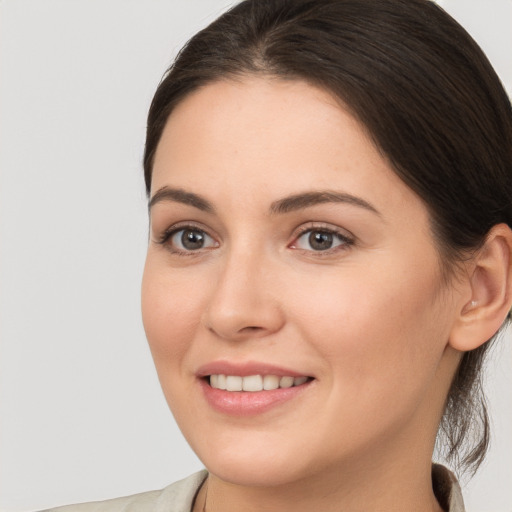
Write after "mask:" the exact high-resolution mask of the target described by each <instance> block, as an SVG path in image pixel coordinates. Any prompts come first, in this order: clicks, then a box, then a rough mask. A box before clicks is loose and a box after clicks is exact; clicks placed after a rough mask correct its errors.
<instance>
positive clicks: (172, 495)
mask: <svg viewBox="0 0 512 512" xmlns="http://www.w3.org/2000/svg"><path fill="white" fill-rule="evenodd" d="M206 476H207V472H206V471H205V470H203V471H200V472H198V473H194V474H193V475H190V476H189V477H187V478H185V479H184V480H180V481H178V482H175V483H173V484H171V485H169V486H167V487H165V488H164V489H161V490H159V491H149V492H143V493H140V494H133V495H132V496H125V497H124V498H115V499H112V500H106V501H93V502H90V503H80V504H77V505H67V506H64V507H57V508H51V509H48V510H44V511H41V512H149V511H151V512H164V511H165V512H190V510H191V508H192V504H193V502H194V498H195V496H196V493H197V491H198V490H199V488H200V487H201V484H202V483H203V482H204V480H205V478H206Z"/></svg>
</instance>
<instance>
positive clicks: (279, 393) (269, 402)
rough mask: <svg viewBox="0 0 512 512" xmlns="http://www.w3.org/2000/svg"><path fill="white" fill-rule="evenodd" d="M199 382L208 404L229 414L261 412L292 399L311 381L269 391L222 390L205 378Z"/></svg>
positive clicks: (243, 414)
mask: <svg viewBox="0 0 512 512" xmlns="http://www.w3.org/2000/svg"><path fill="white" fill-rule="evenodd" d="M199 383H200V385H201V388H202V390H203V393H204V396H205V398H206V401H207V402H208V404H209V405H210V406H211V407H212V408H213V409H215V410H216V411H217V412H220V413H223V414H228V415H230V416H253V415H256V414H262V413H264V412H267V411H268V410H270V409H273V408H274V407H277V406H279V405H281V404H283V403H285V402H288V401H290V400H292V399H294V398H295V397H297V396H298V395H300V394H301V393H303V392H304V391H305V390H306V389H307V388H309V386H310V385H311V381H307V382H306V383H305V384H302V385H300V386H293V387H291V388H279V389H273V390H271V391H224V390H222V389H216V388H212V387H211V386H210V384H209V383H208V382H207V380H206V379H200V380H199Z"/></svg>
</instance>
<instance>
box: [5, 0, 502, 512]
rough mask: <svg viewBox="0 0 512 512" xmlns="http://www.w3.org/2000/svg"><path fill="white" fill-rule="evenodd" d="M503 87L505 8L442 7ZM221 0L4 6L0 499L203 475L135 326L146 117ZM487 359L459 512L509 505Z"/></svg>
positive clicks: (448, 1) (41, 1)
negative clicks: (485, 404)
mask: <svg viewBox="0 0 512 512" xmlns="http://www.w3.org/2000/svg"><path fill="white" fill-rule="evenodd" d="M441 3H442V4H443V5H444V6H445V8H446V9H447V10H448V11H449V12H452V13H453V15H454V16H455V17H456V18H457V19H458V20H459V21H460V22H461V23H462V24H463V25H464V26H466V28H467V29H468V30H469V31H470V33H472V34H473V35H474V37H475V38H476V39H477V41H479V43H480V44H481V45H482V46H483V48H484V50H485V51H486V52H487V53H488V55H489V57H490V59H491V61H492V62H493V63H494V65H495V66H496V68H497V70H498V72H499V73H500V75H501V77H502V79H503V81H504V82H505V83H506V84H507V87H508V90H509V92H510V90H511V85H512V62H511V60H512V59H511V54H512V1H511V0H486V1H484V0H445V1H444V2H441ZM228 5H230V2H229V1H227V0H187V1H184V0H179V1H178V0H3V1H2V2H1V3H0V143H1V147H0V168H1V184H0V208H1V210H0V219H1V223H0V229H1V233H0V235H1V238H0V240H1V249H0V251H1V252H0V262H1V275H0V301H1V302H0V307H1V309H0V311H1V317H0V326H1V345H0V350H1V353H0V510H1V511H3V512H7V511H10V512H18V511H28V510H36V509H42V508H45V507H48V506H51V505H57V504H65V503H75V502H80V501H90V500H99V499H105V498H108V497H115V496H121V495H126V494H131V493H135V492H140V491H143V490H149V489H155V488H160V487H163V486H165V485H167V484H169V483H170V482H172V481H174V480H177V479H179V478H182V477H184V476H186V475H188V474H189V473H191V472H193V471H196V470H198V469H200V468H201V464H200V462H199V461H198V460H197V458H196V457H195V455H194V454H193V453H192V452H191V450H190V449H189V448H188V446H187V445H186V443H185V442H184V440H183V438H182V437H181V434H180V433H179V431H178V429H177V427H176V426H175V424H174V421H173V419H172V417H171V414H170V413H169V412H168V410H167V405H166V404H165V401H164V399H163V396H162V393H161V391H160V388H159V384H158V381H157V378H156V375H155V372H154V369H153V365H152V361H151V358H150V354H149V350H148V348H147V346H146V342H145V337H144V332H143V328H142V323H141V319H140V312H139V310H140V304H139V286H140V285H139V283H140V278H141V273H142V267H143V262H144V252H145V247H146V243H147V215H146V203H145V195H144V187H143V180H142V172H141V157H142V150H143V141H144V129H145V116H146V112H147V109H148V106H149V102H150V100H151V97H152V94H153V92H154V89H155V88H156V86H157V84H158V82H159V80H160V77H161V75H162V73H163V72H164V70H165V69H166V68H167V66H168V65H169V64H170V62H171V59H172V57H173V56H174V55H175V54H176V52H177V50H178V49H179V48H180V47H181V45H182V44H183V43H184V42H185V41H186V40H187V39H188V38H189V37H190V36H191V35H192V34H193V33H194V32H195V31H197V30H198V29H199V28H201V27H203V26H204V25H205V24H206V23H207V22H209V21H210V20H212V19H213V18H215V17H216V16H217V15H218V14H219V13H220V12H222V11H223V10H224V9H225V8H226V7H227V6H228ZM511 345H512V343H511V338H510V336H509V335H508V336H507V337H505V338H504V339H503V340H502V342H501V344H500V347H499V348H498V349H496V350H495V351H494V353H493V354H494V355H493V360H492V361H491V363H490V365H489V371H488V383H487V389H488V392H489V396H490V398H491V414H492V416H493V418H494V437H493V446H492V450H491V453H490V456H489V458H488V462H487V463H486V464H485V466H484V467H483V468H482V470H481V471H480V472H479V473H478V475H477V476H476V477H475V478H474V479H473V480H472V481H471V482H470V483H469V484H468V486H467V487H466V490H465V495H466V502H467V506H468V510H469V512H512V485H511V483H512V469H511V461H512V371H511V370H512V349H511Z"/></svg>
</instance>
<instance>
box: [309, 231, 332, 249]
mask: <svg viewBox="0 0 512 512" xmlns="http://www.w3.org/2000/svg"><path fill="white" fill-rule="evenodd" d="M333 238H334V237H333V236H332V233H326V232H325V231H311V232H310V233H309V236H308V242H309V245H310V247H311V249H313V250H314V251H325V250H327V249H330V248H331V247H332V244H333V241H334V240H333Z"/></svg>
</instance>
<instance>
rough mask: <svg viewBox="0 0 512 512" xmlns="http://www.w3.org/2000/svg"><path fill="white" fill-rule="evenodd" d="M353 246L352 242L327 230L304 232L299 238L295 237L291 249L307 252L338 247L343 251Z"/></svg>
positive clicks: (339, 234)
mask: <svg viewBox="0 0 512 512" xmlns="http://www.w3.org/2000/svg"><path fill="white" fill-rule="evenodd" d="M352 244H353V241H352V240H351V239H350V238H348V237H346V236H344V235H342V234H341V233H337V232H336V231H330V230H327V229H308V230H307V231H304V232H303V233H302V234H301V235H300V236H298V237H297V239H296V240H295V242H294V243H293V245H292V248H293V249H303V250H307V251H315V252H322V251H324V252H325V251H329V250H330V249H335V248H337V247H339V248H340V249H343V248H344V247H348V246H350V245H352Z"/></svg>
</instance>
